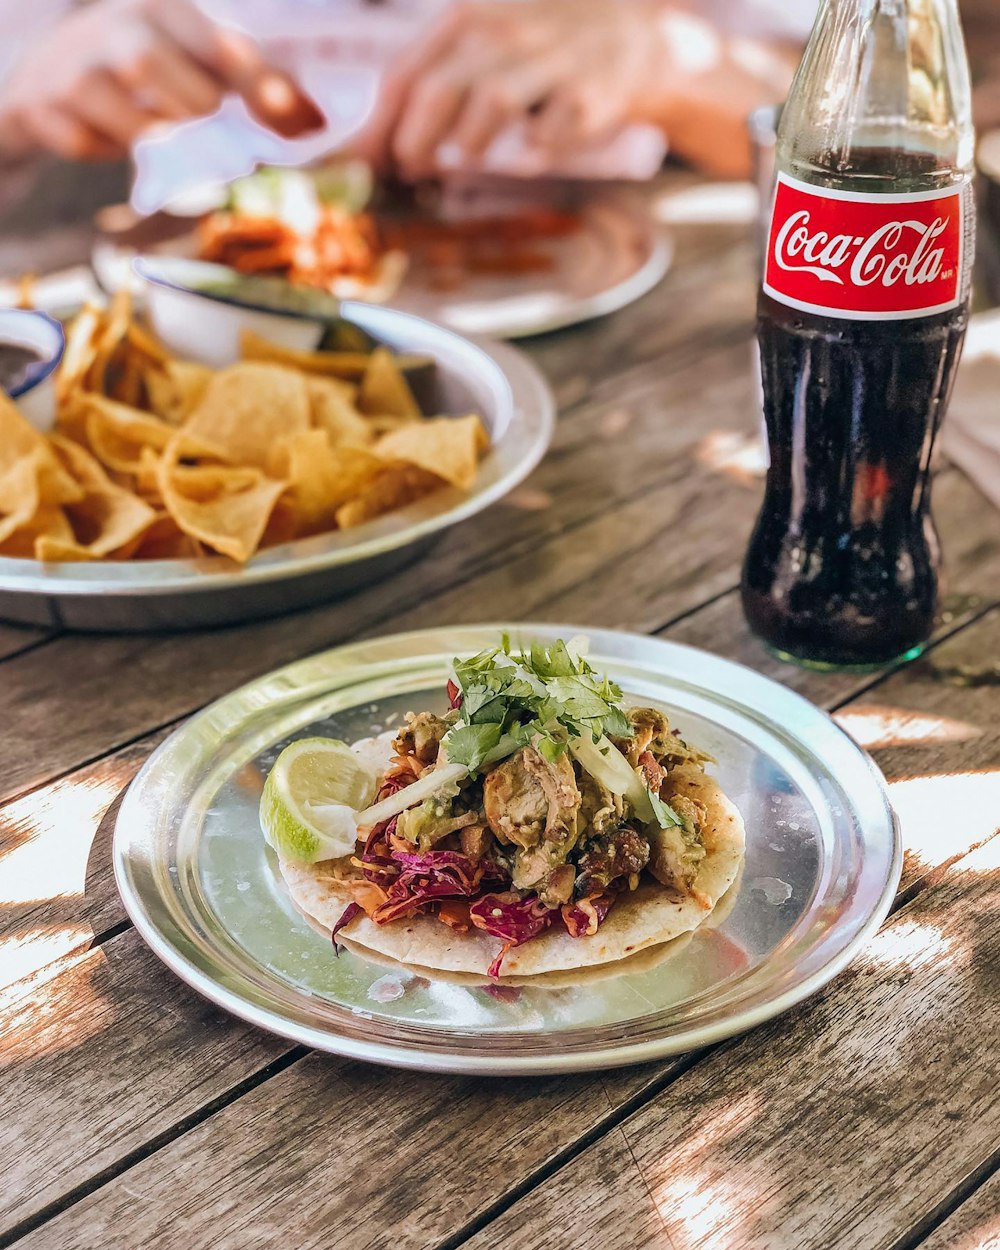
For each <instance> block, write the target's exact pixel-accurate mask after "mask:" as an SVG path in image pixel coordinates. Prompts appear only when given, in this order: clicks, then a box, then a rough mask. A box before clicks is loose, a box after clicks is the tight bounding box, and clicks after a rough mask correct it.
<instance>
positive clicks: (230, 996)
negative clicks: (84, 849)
mask: <svg viewBox="0 0 1000 1250" xmlns="http://www.w3.org/2000/svg"><path fill="white" fill-rule="evenodd" d="M442 630H448V631H449V632H454V631H469V632H470V633H472V632H482V633H490V634H492V635H494V636H498V635H499V633H500V632H501V631H503V630H507V631H509V632H514V631H517V632H520V633H523V634H525V635H528V634H532V633H542V632H544V633H551V634H552V635H553V636H573V635H575V634H580V633H585V634H587V635H588V636H589V637H590V638H591V640H592V641H596V642H597V647H596V648H595V649H598V650H599V648H600V642H601V641H602V640H618V641H622V640H628V641H629V642H630V643H632V644H634V643H635V642H636V641H638V642H640V643H642V644H653V646H654V647H655V648H665V649H666V650H667V651H671V652H674V653H675V654H676V653H680V654H681V655H685V654H686V655H691V656H694V655H697V656H700V657H706V658H708V659H709V660H710V661H711V662H712V663H713V664H715V665H718V666H719V667H720V669H721V672H722V675H724V674H725V672H726V670H729V671H730V672H731V673H732V674H733V675H736V674H739V675H740V676H741V678H742V679H743V680H746V679H747V678H748V677H749V678H750V680H751V682H752V683H758V684H760V685H761V686H762V687H763V688H768V687H775V688H776V689H777V690H780V691H781V695H782V698H783V700H784V701H786V702H788V703H790V704H792V705H794V704H798V705H799V706H800V707H803V708H804V709H806V710H807V711H808V713H809V715H810V716H813V717H819V718H820V719H821V720H823V721H824V722H826V724H827V727H828V728H830V729H832V730H833V731H834V733H835V734H836V735H837V736H838V738H839V739H840V740H841V741H842V742H843V743H844V744H846V745H847V746H848V747H849V748H850V749H851V751H852V752H853V753H855V754H856V756H857V758H858V760H859V762H860V763H862V764H863V765H864V768H865V770H866V774H867V776H868V778H869V780H870V782H871V783H872V786H873V788H874V792H876V793H877V794H878V797H879V799H880V800H881V804H882V806H883V808H884V811H885V815H886V816H887V818H888V829H889V833H890V836H891V840H892V846H891V853H890V855H889V857H888V861H887V871H886V875H885V880H884V881H883V883H882V888H881V892H880V894H879V896H878V899H877V900H876V902H875V903H874V905H873V906H872V907H871V908H870V910H869V912H868V915H867V917H866V919H865V920H864V921H863V922H861V923H859V924H858V927H857V929H856V931H855V933H854V935H853V937H852V938H851V939H850V940H849V941H847V942H846V943H845V944H844V945H843V947H842V948H841V949H840V950H838V951H836V952H835V953H834V954H833V955H832V956H831V957H830V958H829V959H827V960H826V962H824V963H823V964H822V966H821V967H819V968H817V969H816V970H815V971H814V972H813V973H811V974H810V975H809V976H807V977H805V978H803V979H802V980H801V981H799V982H798V983H796V984H795V985H793V986H791V987H789V988H788V989H787V990H785V991H783V992H781V993H779V994H777V995H776V996H772V997H769V998H767V999H766V1000H765V1001H763V1002H760V1003H758V1004H756V1005H751V1006H749V1007H745V1008H741V1009H738V1010H737V1011H736V1012H735V1013H734V1014H731V1015H728V1016H726V1018H724V1019H722V1020H719V1021H717V1022H715V1023H710V1024H702V1025H691V1024H681V1025H679V1026H678V1027H677V1028H676V1029H675V1030H674V1031H672V1032H671V1034H669V1035H666V1036H661V1037H657V1038H650V1039H649V1040H646V1041H633V1042H629V1041H627V1040H619V1041H618V1042H617V1044H615V1045H614V1046H613V1047H611V1046H608V1047H604V1048H598V1049H593V1050H578V1051H573V1052H572V1053H570V1054H568V1055H567V1054H566V1053H565V1052H562V1053H560V1052H558V1051H557V1052H553V1053H551V1054H528V1055H522V1056H517V1055H511V1054H505V1055H503V1056H502V1057H498V1058H491V1057H490V1056H489V1055H488V1054H486V1053H461V1054H456V1053H454V1052H452V1053H448V1052H444V1051H442V1052H438V1051H432V1050H421V1049H420V1048H419V1047H417V1046H414V1045H412V1044H409V1043H404V1042H399V1043H391V1044H387V1043H382V1042H378V1041H374V1040H356V1039H354V1038H352V1037H349V1036H345V1035H343V1034H338V1033H337V1032H335V1031H334V1030H332V1029H329V1028H323V1027H319V1026H311V1025H308V1024H300V1023H298V1022H295V1021H291V1022H290V1021H288V1020H286V1019H285V1018H284V1017H283V1016H282V1015H281V1014H280V1013H279V1012H276V1011H273V1010H271V1009H269V1008H266V1007H261V1006H257V1005H255V1004H254V1003H252V1002H249V1001H247V1000H246V999H244V998H242V997H240V996H239V995H238V993H237V992H235V991H231V990H226V989H225V988H224V987H223V986H221V985H219V984H218V983H217V982H216V981H215V980H213V979H212V977H211V976H210V975H209V974H208V973H206V972H204V971H203V970H202V969H201V968H200V967H198V966H197V965H196V964H194V963H193V962H192V961H191V960H189V959H188V958H187V957H186V956H185V955H184V954H183V953H182V952H181V951H179V950H178V949H177V948H176V947H175V946H174V945H173V944H172V943H171V942H170V940H169V937H168V936H166V935H164V934H162V933H161V932H160V930H159V929H158V928H157V926H156V924H155V922H154V921H153V920H152V919H151V918H150V917H149V916H148V915H147V913H146V911H145V908H144V907H143V904H142V900H141V899H140V898H139V896H138V894H137V892H135V891H134V890H133V888H132V882H131V880H130V877H129V874H128V847H127V845H126V841H127V838H128V836H129V835H128V832H127V831H126V827H125V826H126V819H127V818H128V817H129V816H130V811H131V806H132V804H131V803H130V798H131V799H132V803H135V802H136V801H137V799H136V798H135V796H136V795H138V794H139V792H140V790H141V787H142V784H143V783H144V782H145V779H146V777H147V776H148V774H149V773H151V772H152V771H153V768H154V767H155V765H156V763H157V761H158V759H159V757H161V756H162V755H165V754H166V753H167V750H168V749H169V748H170V747H171V746H172V745H176V743H177V741H178V740H179V739H180V738H181V737H182V736H183V735H184V734H185V733H187V732H188V731H189V730H190V728H191V726H192V725H193V724H195V723H196V722H199V721H201V720H203V719H207V718H208V717H209V716H210V715H211V714H212V713H213V712H214V711H215V710H216V709H217V708H218V707H219V706H220V705H222V704H225V703H226V702H228V701H230V700H233V701H235V700H238V699H239V697H240V696H241V695H243V694H244V693H245V692H247V691H249V690H250V689H252V688H253V687H255V686H257V685H259V683H261V682H263V681H267V680H272V679H275V678H280V677H282V676H285V675H287V674H290V673H292V672H294V670H295V669H297V668H304V667H305V666H306V665H308V664H310V663H316V662H318V661H321V660H322V659H323V658H325V657H327V656H332V655H337V654H341V655H342V654H343V653H344V652H349V651H350V650H352V649H355V648H361V647H379V646H381V645H392V644H397V643H400V642H406V641H416V640H419V639H422V638H426V639H427V640H428V643H430V642H431V640H432V639H433V638H434V636H435V635H437V634H440V633H441V632H442ZM567 631H569V633H568V634H567ZM386 658H388V657H386ZM623 658H624V657H623ZM902 864H903V843H902V835H901V829H900V824H899V817H898V814H897V813H896V811H895V808H894V807H893V805H892V801H891V797H890V795H889V789H888V784H887V782H886V779H885V777H884V775H883V773H882V771H881V770H880V769H879V767H878V765H877V764H876V763H875V761H874V759H873V758H872V756H871V754H870V753H869V752H868V751H866V750H865V749H864V747H862V746H861V745H860V744H859V743H857V742H856V741H855V740H854V739H853V738H852V737H851V735H850V734H849V733H848V732H847V731H846V730H845V729H844V728H843V727H842V726H841V725H840V724H838V722H837V721H836V719H835V718H834V717H833V716H832V715H831V714H830V713H829V712H827V711H826V710H825V709H824V708H821V707H819V706H818V705H817V704H815V703H813V702H811V700H809V699H807V698H805V696H804V695H801V694H799V692H798V691H796V690H792V689H791V688H790V687H788V686H785V685H783V684H782V683H781V682H779V681H777V680H775V679H774V678H771V677H768V676H766V675H765V674H763V673H759V672H758V671H757V670H755V669H752V668H750V667H749V666H748V665H745V664H742V663H740V662H738V661H735V660H730V659H728V658H727V657H725V656H719V655H716V654H715V653H714V652H710V651H706V650H704V649H703V648H700V647H695V646H692V645H690V644H688V643H681V642H674V641H673V640H671V639H664V638H657V637H655V636H652V635H648V634H638V633H635V632H632V631H628V630H617V629H604V628H597V627H593V628H588V627H586V626H580V625H578V624H576V625H574V624H565V623H558V624H557V623H552V622H530V621H522V622H510V621H508V622H478V623H471V624H462V625H452V626H438V627H427V628H424V629H416V630H407V631H401V632H397V633H392V634H384V635H379V636H378V637H376V638H370V639H353V640H351V641H348V642H346V643H341V644H339V645H337V646H334V647H328V648H324V649H323V650H321V651H318V652H315V653H313V654H311V655H308V656H305V657H302V658H300V659H298V660H294V661H292V662H291V663H288V664H284V665H281V666H279V667H278V668H275V669H272V670H270V671H268V672H267V673H264V674H260V675H259V676H257V677H255V678H253V679H251V680H250V681H248V682H244V683H242V684H241V685H240V686H237V687H235V688H234V689H233V690H231V691H229V692H228V693H227V694H225V695H222V696H221V697H220V698H218V699H215V700H213V701H212V702H211V703H209V704H208V705H207V706H206V707H204V708H203V709H201V710H200V711H199V712H197V713H195V714H194V716H192V717H190V718H188V719H187V720H186V721H185V722H184V723H183V724H182V725H180V726H178V727H177V728H176V729H175V730H174V731H173V732H172V733H171V734H170V735H169V736H168V737H167V738H165V739H164V741H163V742H162V743H160V744H159V745H158V746H157V747H156V748H155V750H154V751H153V752H152V753H151V755H150V756H149V758H148V759H147V760H146V761H145V763H144V764H143V765H142V767H141V768H140V770H139V772H138V773H137V774H136V776H135V777H134V778H133V779H132V781H131V782H130V783H129V785H128V787H127V789H126V791H125V796H124V798H123V800H122V802H121V805H120V807H119V811H118V814H117V816H116V818H115V828H114V835H113V840H112V868H113V871H114V878H115V885H116V887H117V889H118V893H119V897H120V898H121V900H122V903H123V906H124V908H125V911H126V913H127V915H128V916H129V919H130V920H131V921H132V923H133V925H134V926H135V928H136V929H137V931H138V932H139V934H140V936H141V937H142V938H143V940H144V941H145V942H146V944H147V946H149V948H150V949H151V950H152V951H153V953H154V954H155V955H156V956H157V957H158V958H159V959H160V960H161V962H163V963H164V964H165V965H166V966H167V967H168V968H170V970H171V971H172V972H173V973H174V974H175V975H176V976H178V977H179V978H180V979H181V980H182V981H183V982H185V983H186V984H187V985H188V986H189V987H190V988H192V989H194V990H196V991H197V992H198V993H200V994H202V995H203V996H204V997H206V998H207V999H208V1000H209V1001H211V1002H214V1003H215V1004H216V1005H217V1006H219V1007H221V1008H223V1009H224V1010H225V1011H227V1012H229V1013H230V1014H232V1015H235V1016H237V1017H238V1018H240V1019H243V1020H245V1021H246V1022H247V1023H250V1024H253V1025H255V1026H256V1027H258V1028H262V1029H265V1030H267V1031H269V1032H271V1033H275V1034H276V1035H278V1036H280V1037H284V1038H286V1039H287V1040H289V1041H292V1042H298V1043H300V1044H304V1045H307V1046H309V1047H311V1048H313V1049H316V1050H319V1051H322V1052H324V1053H328V1054H336V1055H339V1056H342V1057H344V1058H348V1059H358V1060H362V1061H364V1062H374V1063H379V1064H383V1065H386V1066H389V1067H396V1068H403V1069H408V1070H413V1071H424V1072H436V1073H455V1074H471V1073H478V1074H483V1075H497V1076H529V1075H530V1076H535V1075H552V1074H555V1073H566V1072H577V1071H601V1070H608V1069H611V1068H617V1067H624V1066H631V1065H633V1064H639V1063H645V1062H651V1061H654V1060H658V1059H664V1058H667V1057H668V1056H670V1055H675V1054H682V1053H685V1052H688V1051H691V1050H694V1049H697V1048H700V1047H704V1046H707V1045H713V1044H715V1043H717V1042H720V1041H723V1040H725V1039H727V1038H730V1037H733V1036H736V1035H738V1034H742V1033H745V1032H747V1031H748V1030H750V1029H752V1028H755V1027H756V1026H757V1025H759V1024H762V1023H764V1022H765V1021H767V1020H771V1019H773V1018H775V1017H776V1016H778V1015H781V1014H783V1013H784V1012H786V1011H788V1010H789V1009H791V1008H792V1007H794V1006H796V1005H798V1004H799V1003H801V1002H803V1001H804V1000H806V999H807V998H809V997H811V996H812V995H813V994H815V993H816V992H817V991H818V990H820V989H821V988H822V987H823V986H825V985H827V984H828V983H829V982H830V981H831V980H833V978H834V977H836V976H837V975H838V974H839V973H840V972H841V971H843V969H844V968H845V967H846V966H847V965H848V964H849V963H850V962H851V960H852V959H854V958H855V956H856V955H857V954H858V953H859V951H860V950H861V949H862V948H863V947H864V946H865V944H866V943H867V942H868V940H869V939H870V938H871V937H872V935H873V934H874V933H876V932H877V931H878V929H879V928H880V927H881V925H882V923H883V921H884V920H885V918H886V917H887V915H888V914H889V911H890V909H891V907H892V904H893V902H894V900H895V898H896V894H897V891H898V886H899V881H900V877H901V873H902ZM265 971H266V970H265ZM584 1031H586V1030H584Z"/></svg>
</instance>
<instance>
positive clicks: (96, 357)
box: [83, 287, 132, 391]
mask: <svg viewBox="0 0 1000 1250" xmlns="http://www.w3.org/2000/svg"><path fill="white" fill-rule="evenodd" d="M131 321H132V296H131V294H130V292H129V290H128V288H127V287H122V288H120V289H119V290H117V291H116V292H115V293H114V295H113V296H112V298H111V303H110V305H109V306H108V309H107V311H106V312H105V314H104V316H103V318H102V322H101V326H100V328H99V329H98V331H97V335H96V341H95V343H94V351H93V357H92V359H91V362H90V367H89V368H88V369H87V372H86V375H85V377H84V379H83V386H84V389H86V390H88V391H103V390H104V389H105V382H106V379H107V376H108V366H109V365H110V364H111V358H112V356H113V355H114V353H115V350H116V348H117V347H118V345H119V344H120V343H121V342H122V341H123V340H124V338H125V334H126V332H127V331H128V328H129V324H130V323H131Z"/></svg>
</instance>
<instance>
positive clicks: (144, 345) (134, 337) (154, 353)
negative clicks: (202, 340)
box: [125, 321, 201, 368]
mask: <svg viewBox="0 0 1000 1250" xmlns="http://www.w3.org/2000/svg"><path fill="white" fill-rule="evenodd" d="M125 337H126V339H127V340H128V343H129V346H130V347H133V348H134V349H135V350H136V351H137V352H138V353H139V354H140V355H142V356H145V357H147V358H148V359H149V360H151V361H155V363H156V364H158V365H163V366H164V368H166V367H167V366H168V365H170V364H173V363H174V358H173V357H172V356H171V355H170V353H169V352H168V351H167V349H166V348H165V347H164V346H163V344H162V343H161V342H160V341H159V340H158V339H155V338H153V336H152V335H151V334H150V333H149V332H148V331H146V330H144V329H143V328H142V326H141V325H139V323H138V322H136V321H130V322H129V326H128V329H127V330H126V332H125ZM200 367H201V366H199V368H200Z"/></svg>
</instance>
